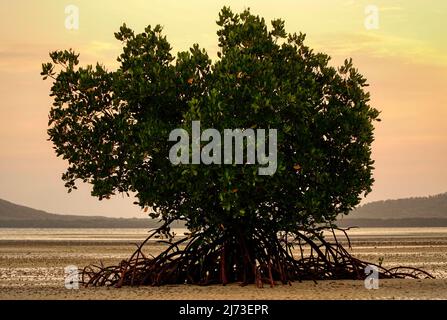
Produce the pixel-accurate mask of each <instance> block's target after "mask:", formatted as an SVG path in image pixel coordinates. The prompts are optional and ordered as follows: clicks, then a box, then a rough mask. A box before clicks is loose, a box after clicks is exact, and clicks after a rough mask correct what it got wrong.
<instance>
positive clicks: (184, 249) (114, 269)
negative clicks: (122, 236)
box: [81, 226, 433, 287]
mask: <svg viewBox="0 0 447 320" xmlns="http://www.w3.org/2000/svg"><path fill="white" fill-rule="evenodd" d="M164 228H165V226H163V227H160V228H158V229H156V230H153V232H152V233H151V234H150V235H149V237H148V238H147V239H146V240H145V241H143V242H142V243H141V244H140V245H138V246H137V249H136V251H135V252H134V253H133V254H132V256H131V257H130V258H129V259H127V260H123V261H122V262H121V263H120V264H119V265H116V266H108V267H106V266H103V265H100V266H99V265H91V266H87V267H85V268H84V269H83V270H82V272H81V275H82V279H81V281H82V283H83V284H84V285H85V286H115V287H121V286H129V285H130V286H134V285H152V286H160V285H164V284H184V283H189V284H197V285H209V284H223V285H225V284H227V283H231V282H238V283H240V284H241V285H247V284H250V283H254V284H256V285H257V286H258V287H262V286H263V284H264V283H268V284H270V285H271V286H274V285H275V284H276V283H278V282H280V283H283V284H291V282H292V281H301V280H314V281H316V280H325V279H331V280H335V279H351V280H362V279H365V277H366V276H367V275H366V274H365V268H366V267H367V266H368V265H373V266H375V267H376V268H377V270H378V271H379V277H380V278H381V279H384V278H385V279H387V278H388V279H390V278H416V279H420V278H433V276H432V275H430V274H429V273H427V272H425V271H423V270H420V269H417V268H411V267H395V268H391V269H386V268H384V267H382V266H380V265H377V264H373V263H368V262H365V261H362V260H359V259H357V258H355V257H353V256H352V255H351V254H350V253H349V252H348V251H347V250H346V249H345V248H344V247H343V246H342V244H341V243H340V242H339V241H338V240H337V237H336V235H335V232H334V229H335V230H339V231H342V232H343V233H344V235H345V237H346V239H347V241H348V246H349V248H351V243H350V241H349V237H348V235H347V234H346V231H347V230H348V229H339V228H332V227H331V228H320V229H316V230H306V231H297V232H294V233H293V234H291V233H287V234H284V235H281V236H279V235H278V234H276V233H269V232H265V231H259V232H255V233H254V234H253V235H252V237H251V239H247V238H246V237H244V236H243V234H242V233H239V234H237V233H233V234H231V235H230V234H228V233H227V234H226V233H225V232H224V231H223V232H222V234H220V235H219V236H215V235H214V236H211V235H210V234H207V232H206V231H205V232H200V233H194V234H191V235H190V236H188V237H184V238H182V239H180V240H175V241H174V240H173V239H171V240H170V241H158V242H160V243H165V244H166V245H167V248H166V249H165V250H164V251H163V252H162V253H160V254H159V255H158V256H156V257H153V256H151V257H147V256H146V255H145V254H144V253H143V248H144V247H145V245H146V244H147V243H148V241H149V240H151V239H152V238H154V237H156V235H157V234H160V233H161V232H162V230H164ZM323 230H330V231H331V232H332V235H333V239H334V242H328V241H327V240H326V239H325V238H324V237H323V235H322V231H323ZM295 248H298V250H294V249H295ZM293 251H295V252H298V254H296V253H294V252H293Z"/></svg>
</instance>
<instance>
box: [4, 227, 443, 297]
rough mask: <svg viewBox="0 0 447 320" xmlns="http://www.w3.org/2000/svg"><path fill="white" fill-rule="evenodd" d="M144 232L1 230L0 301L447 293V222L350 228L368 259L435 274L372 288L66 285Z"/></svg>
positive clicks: (122, 252) (126, 249)
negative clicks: (70, 273) (71, 268)
mask: <svg viewBox="0 0 447 320" xmlns="http://www.w3.org/2000/svg"><path fill="white" fill-rule="evenodd" d="M12 231H14V232H12ZM48 234H50V235H51V236H48ZM145 234H146V233H145V231H143V230H114V231H113V232H111V231H110V230H103V231H101V230H99V229H95V230H88V229H86V230H79V229H77V230H71V231H69V230H61V231H60V232H59V231H56V230H53V231H50V230H18V229H16V230H7V229H0V299H236V300H239V299H447V229H446V228H420V229H413V228H411V229H384V228H383V229H382V228H380V229H373V228H365V229H357V230H352V231H351V232H350V236H351V240H352V246H353V250H352V253H353V254H354V255H355V256H356V257H358V258H360V259H363V260H367V261H371V262H374V263H378V262H379V260H382V259H383V266H385V267H392V266H397V265H406V266H412V267H418V268H422V269H424V270H426V271H428V272H431V273H432V274H433V275H434V276H435V277H436V279H433V280H431V279H423V280H413V279H405V280H380V282H379V289H377V290H367V289H365V287H364V283H363V281H350V280H349V281H348V280H338V281H318V283H314V282H313V281H303V282H301V283H299V282H295V283H293V284H292V285H291V286H289V285H277V286H275V287H273V288H271V287H270V286H268V285H265V287H264V288H261V289H260V288H256V287H255V286H254V285H249V286H245V287H241V286H239V285H238V284H232V285H227V286H221V285H215V286H206V287H203V286H193V285H172V286H163V287H140V288H129V287H126V288H120V289H116V288H80V289H79V290H68V289H66V288H65V286H64V267H66V266H67V265H76V266H79V267H83V266H85V265H88V264H91V263H98V262H99V261H102V263H103V264H105V265H108V264H116V263H118V262H119V261H121V260H122V259H124V258H127V257H128V256H129V255H130V254H131V253H132V252H133V250H134V248H135V244H134V243H138V242H139V240H140V239H143V238H144V236H145ZM45 235H46V236H45ZM149 249H150V251H151V252H153V253H157V252H158V251H160V250H161V247H160V246H159V245H157V244H155V243H152V244H150V248H149Z"/></svg>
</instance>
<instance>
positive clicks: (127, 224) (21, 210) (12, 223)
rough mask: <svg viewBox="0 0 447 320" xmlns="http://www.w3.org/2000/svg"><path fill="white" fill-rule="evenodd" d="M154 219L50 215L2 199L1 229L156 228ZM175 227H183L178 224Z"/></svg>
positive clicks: (0, 208)
mask: <svg viewBox="0 0 447 320" xmlns="http://www.w3.org/2000/svg"><path fill="white" fill-rule="evenodd" d="M158 225H159V224H158V222H157V220H153V219H149V218H146V219H138V218H108V217H101V216H77V215H63V214H54V213H48V212H45V211H42V210H36V209H32V208H29V207H25V206H21V205H17V204H14V203H11V202H9V201H5V200H1V199H0V228H154V227H157V226H158ZM174 227H183V224H180V223H177V224H175V225H174Z"/></svg>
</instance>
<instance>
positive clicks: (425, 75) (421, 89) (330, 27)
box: [0, 0, 447, 217]
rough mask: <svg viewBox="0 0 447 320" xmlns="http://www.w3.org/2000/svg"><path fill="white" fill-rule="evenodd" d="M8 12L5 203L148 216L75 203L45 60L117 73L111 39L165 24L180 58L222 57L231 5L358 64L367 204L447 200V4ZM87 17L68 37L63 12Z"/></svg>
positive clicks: (54, 6) (117, 4)
mask: <svg viewBox="0 0 447 320" xmlns="http://www.w3.org/2000/svg"><path fill="white" fill-rule="evenodd" d="M122 3H123V2H121V1H105V0H102V1H84V0H82V1H71V2H67V3H65V2H64V1H51V0H42V1H39V2H37V1H31V0H30V1H2V2H0V12H1V13H0V15H1V19H0V40H1V41H0V97H1V99H0V198H2V199H5V200H9V201H12V202H16V203H19V204H24V205H28V206H31V207H35V208H39V209H43V210H47V211H50V212H58V213H76V214H101V215H108V216H140V217H141V216H144V215H143V214H142V213H141V211H140V210H139V208H137V207H135V206H133V205H132V204H131V203H132V201H133V200H132V199H121V198H117V199H112V200H110V201H103V202H99V201H98V200H96V198H92V197H91V196H90V194H89V190H90V187H89V186H82V187H81V188H80V190H79V191H78V192H74V193H71V194H67V193H66V190H65V188H64V186H63V182H62V180H61V179H60V175H61V173H62V172H63V171H64V170H65V166H66V164H65V163H64V162H63V161H62V160H60V159H58V158H56V156H55V154H54V153H53V150H52V148H51V144H50V143H49V142H48V141H46V138H47V136H46V125H47V119H48V111H49V108H50V105H51V99H50V98H49V97H48V93H49V88H50V83H49V82H43V81H42V80H41V77H40V75H39V72H40V65H41V63H42V62H46V61H48V60H49V58H48V52H49V51H51V50H55V49H65V48H70V47H71V48H74V49H75V50H76V51H78V52H80V53H81V63H92V62H96V61H101V62H104V63H105V64H106V65H108V66H109V67H111V68H112V67H113V66H114V65H115V62H114V61H115V58H116V56H117V55H118V54H119V50H120V45H119V43H118V42H117V41H116V40H114V37H113V32H115V31H116V30H117V29H118V28H119V26H120V25H121V24H122V23H123V22H126V23H127V24H128V25H129V26H130V27H132V28H134V29H135V30H136V31H142V29H143V28H144V26H145V25H147V24H152V25H154V24H157V23H160V24H162V25H164V28H165V29H164V32H165V34H166V35H167V36H168V40H169V41H170V42H171V44H172V45H173V47H174V51H178V50H185V49H187V48H188V47H189V46H190V45H192V43H194V42H197V43H199V44H200V45H201V46H202V47H205V48H206V49H207V50H208V52H210V54H211V56H212V57H215V54H216V52H217V45H216V36H215V31H216V29H217V27H216V25H215V21H216V19H217V13H218V11H219V9H220V8H221V7H222V6H223V5H224V4H228V5H231V7H232V8H233V9H234V10H235V11H239V10H242V9H244V8H246V7H250V8H251V9H252V12H254V13H257V14H260V15H262V16H264V17H266V19H267V20H271V19H273V18H278V17H280V18H283V19H285V21H286V28H287V30H288V31H289V32H298V31H302V32H305V33H307V35H308V38H307V39H308V40H307V43H308V44H309V45H310V46H311V47H313V48H315V49H316V50H318V51H324V52H326V53H328V54H330V55H331V56H332V57H333V63H334V64H340V63H341V61H342V60H343V59H344V58H346V57H353V59H354V63H355V65H356V66H357V67H358V68H359V69H360V71H361V73H363V74H364V75H365V76H366V78H367V79H368V82H369V83H370V92H371V95H372V105H373V106H375V107H376V108H378V109H379V110H381V111H382V115H381V118H382V120H383V121H382V122H380V123H377V129H376V142H375V143H374V145H373V158H374V159H375V160H376V170H375V173H374V176H375V178H376V183H375V185H374V186H373V190H374V191H373V192H372V193H371V194H370V195H369V196H368V197H367V199H365V201H373V200H380V199H389V198H399V197H408V196H418V195H429V194H436V193H441V192H446V191H447V183H446V181H447V169H446V166H445V162H446V161H445V159H446V157H447V98H446V91H447V90H446V88H447V42H446V41H445V39H446V37H445V30H447V22H446V19H445V15H446V13H447V2H446V1H443V0H439V1H431V2H430V5H427V3H426V2H425V1H418V0H414V1H411V0H407V1H403V0H402V1H399V0H388V1H378V0H370V1H360V0H359V1H357V0H351V1H349V0H339V1H337V0H324V1H311V0H307V1H298V0H289V1H274V2H273V1H263V0H256V1H217V0H216V1H209V0H203V1H199V0H193V1H161V0H159V1H143V0H141V1H138V0H134V1H132V0H129V1H127V2H126V5H125V6H124V5H122ZM68 4H74V5H76V6H77V7H78V8H79V19H80V20H79V30H67V29H66V28H65V24H64V23H65V18H66V14H65V12H64V10H65V6H66V5H68ZM368 4H373V5H375V6H376V7H377V8H378V10H379V11H378V12H379V16H378V17H379V20H378V22H379V24H378V29H373V30H367V29H366V28H365V26H364V21H365V18H366V17H367V16H366V15H365V7H366V5H368Z"/></svg>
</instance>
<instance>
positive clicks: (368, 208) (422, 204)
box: [338, 193, 447, 227]
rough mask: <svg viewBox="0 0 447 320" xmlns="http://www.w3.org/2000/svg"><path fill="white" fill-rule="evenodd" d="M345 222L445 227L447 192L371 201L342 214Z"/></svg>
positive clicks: (371, 224) (362, 224)
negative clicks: (344, 214)
mask: <svg viewBox="0 0 447 320" xmlns="http://www.w3.org/2000/svg"><path fill="white" fill-rule="evenodd" d="M338 224H339V225H341V226H347V225H357V226H363V227H445V226H447V193H442V194H438V195H434V196H428V197H415V198H405V199H396V200H385V201H375V202H370V203H367V204H365V205H363V206H360V207H358V208H357V209H355V210H354V211H352V212H351V213H350V214H349V215H348V216H344V217H340V218H339V220H338Z"/></svg>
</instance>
